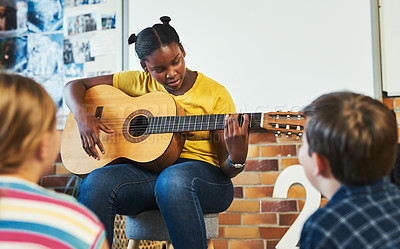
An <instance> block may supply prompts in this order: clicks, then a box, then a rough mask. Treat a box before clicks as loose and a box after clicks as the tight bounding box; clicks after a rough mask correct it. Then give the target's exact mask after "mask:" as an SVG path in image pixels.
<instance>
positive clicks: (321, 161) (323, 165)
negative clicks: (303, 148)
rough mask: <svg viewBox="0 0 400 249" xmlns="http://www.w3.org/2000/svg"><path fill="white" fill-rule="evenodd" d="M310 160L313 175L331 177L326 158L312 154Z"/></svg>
mask: <svg viewBox="0 0 400 249" xmlns="http://www.w3.org/2000/svg"><path fill="white" fill-rule="evenodd" d="M312 158H313V160H314V165H315V167H314V175H316V176H317V175H320V176H323V177H331V166H330V164H329V162H328V159H326V157H324V156H322V155H320V154H318V153H315V152H314V153H313V154H312Z"/></svg>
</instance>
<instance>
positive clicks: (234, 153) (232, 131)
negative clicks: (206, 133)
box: [214, 113, 249, 178]
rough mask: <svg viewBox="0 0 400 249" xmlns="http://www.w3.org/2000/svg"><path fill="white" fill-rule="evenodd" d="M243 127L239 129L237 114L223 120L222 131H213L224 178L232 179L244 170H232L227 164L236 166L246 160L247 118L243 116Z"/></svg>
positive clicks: (247, 140) (247, 141)
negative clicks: (223, 126)
mask: <svg viewBox="0 0 400 249" xmlns="http://www.w3.org/2000/svg"><path fill="white" fill-rule="evenodd" d="M243 117H244V120H243V125H242V126H241V127H240V126H239V122H238V118H239V114H237V113H235V114H230V115H227V116H226V118H225V128H224V130H223V131H215V132H214V136H216V137H215V139H216V140H215V141H219V142H218V143H217V153H218V157H219V165H220V168H221V170H222V171H223V172H224V173H225V175H226V176H228V177H230V178H233V177H235V176H236V175H238V174H239V173H240V172H242V171H243V170H244V167H243V168H239V169H237V168H234V167H232V166H231V165H230V164H229V162H228V158H229V161H230V162H231V163H236V164H244V163H245V162H246V158H247V151H248V147H249V145H248V144H249V133H248V126H249V116H248V115H243Z"/></svg>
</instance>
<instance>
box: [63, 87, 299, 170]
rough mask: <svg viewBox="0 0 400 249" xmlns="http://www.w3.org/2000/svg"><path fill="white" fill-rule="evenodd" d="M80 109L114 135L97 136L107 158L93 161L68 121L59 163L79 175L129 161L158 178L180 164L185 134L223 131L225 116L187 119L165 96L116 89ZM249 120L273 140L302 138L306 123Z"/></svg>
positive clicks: (89, 96) (263, 117)
mask: <svg viewBox="0 0 400 249" xmlns="http://www.w3.org/2000/svg"><path fill="white" fill-rule="evenodd" d="M84 103H85V107H86V108H87V110H88V111H89V112H90V113H93V114H94V115H95V116H96V117H97V118H98V119H99V120H101V121H102V122H103V123H104V124H105V125H106V126H108V127H109V128H110V129H113V130H114V133H111V134H107V133H105V132H101V131H100V132H99V138H100V140H101V142H102V143H103V146H104V149H105V151H106V153H105V154H104V155H100V160H96V159H94V158H92V157H89V156H88V155H87V154H86V152H85V151H84V149H83V148H82V142H81V138H80V133H79V129H78V125H77V123H76V121H75V119H74V117H73V115H72V113H70V114H69V115H68V117H67V121H66V124H65V128H64V131H63V136H62V142H61V157H62V161H63V163H64V165H65V167H66V168H67V169H68V170H69V171H70V172H72V173H74V174H77V175H85V174H88V173H90V172H91V171H93V170H95V169H97V168H100V167H103V166H105V165H109V164H115V163H117V162H121V160H122V161H124V160H128V161H133V162H134V163H135V164H138V165H140V166H143V167H146V168H148V169H150V170H153V171H157V172H160V171H162V170H163V169H165V168H166V167H168V166H170V165H171V164H173V163H174V162H175V161H176V159H178V157H179V155H180V153H181V151H182V148H183V145H184V143H185V137H186V136H185V134H187V133H188V132H193V131H213V130H223V129H224V122H225V114H212V115H188V116H186V115H185V111H184V110H183V108H182V107H180V106H179V104H177V103H176V102H175V100H174V99H173V98H172V97H171V96H170V95H169V94H167V93H164V92H153V93H148V94H146V95H143V96H140V97H130V96H128V95H127V94H125V93H124V92H122V91H121V90H119V89H117V88H115V87H112V86H109V85H99V86H95V87H92V88H90V89H88V90H87V92H86V94H85V99H84ZM240 115H243V114H240ZM248 115H249V119H250V122H249V123H250V124H249V128H250V129H252V128H259V129H266V130H269V131H274V132H276V135H277V136H278V135H280V134H286V135H287V136H291V135H292V134H293V135H296V136H301V135H302V131H303V127H304V123H305V120H304V117H303V116H302V114H301V113H298V112H269V113H248ZM239 120H240V121H241V118H239ZM241 123H242V122H240V125H241Z"/></svg>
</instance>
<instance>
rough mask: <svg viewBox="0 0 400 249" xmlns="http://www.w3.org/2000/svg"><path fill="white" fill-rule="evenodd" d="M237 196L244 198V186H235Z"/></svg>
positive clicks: (235, 195)
mask: <svg viewBox="0 0 400 249" xmlns="http://www.w3.org/2000/svg"><path fill="white" fill-rule="evenodd" d="M233 191H234V195H233V197H235V198H243V187H234V188H233Z"/></svg>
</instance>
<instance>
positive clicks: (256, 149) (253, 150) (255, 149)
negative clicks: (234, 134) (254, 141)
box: [247, 145, 260, 158]
mask: <svg viewBox="0 0 400 249" xmlns="http://www.w3.org/2000/svg"><path fill="white" fill-rule="evenodd" d="M252 157H260V146H258V145H249V151H248V152H247V158H252Z"/></svg>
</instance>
